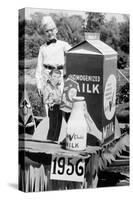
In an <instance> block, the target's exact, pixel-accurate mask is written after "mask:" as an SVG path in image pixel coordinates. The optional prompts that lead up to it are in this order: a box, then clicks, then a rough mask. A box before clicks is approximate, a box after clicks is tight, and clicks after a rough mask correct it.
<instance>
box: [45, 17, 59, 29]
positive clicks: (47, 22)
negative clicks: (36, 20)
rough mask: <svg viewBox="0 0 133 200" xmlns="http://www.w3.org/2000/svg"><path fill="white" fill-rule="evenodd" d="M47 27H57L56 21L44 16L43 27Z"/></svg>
mask: <svg viewBox="0 0 133 200" xmlns="http://www.w3.org/2000/svg"><path fill="white" fill-rule="evenodd" d="M47 25H52V26H53V27H56V24H55V22H54V20H53V19H52V17H50V16H44V17H43V18H42V26H47Z"/></svg>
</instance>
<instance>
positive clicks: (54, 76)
mask: <svg viewBox="0 0 133 200" xmlns="http://www.w3.org/2000/svg"><path fill="white" fill-rule="evenodd" d="M60 77H61V75H60V74H56V73H53V74H52V75H51V82H52V84H53V85H57V83H59V82H60Z"/></svg>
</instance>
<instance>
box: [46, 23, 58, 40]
mask: <svg viewBox="0 0 133 200" xmlns="http://www.w3.org/2000/svg"><path fill="white" fill-rule="evenodd" d="M44 31H45V34H46V37H47V40H52V39H56V33H57V28H56V27H55V26H53V24H47V25H46V26H45V28H44Z"/></svg>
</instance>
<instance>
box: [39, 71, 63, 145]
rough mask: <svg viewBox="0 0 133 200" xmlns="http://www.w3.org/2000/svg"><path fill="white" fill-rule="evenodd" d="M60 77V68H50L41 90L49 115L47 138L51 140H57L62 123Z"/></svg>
mask: <svg viewBox="0 0 133 200" xmlns="http://www.w3.org/2000/svg"><path fill="white" fill-rule="evenodd" d="M60 78H61V72H60V70H58V69H53V70H51V72H50V73H49V80H48V81H47V83H46V85H45V87H44V91H43V101H44V104H45V105H48V116H49V131H48V136H47V139H48V140H53V141H58V138H59V134H60V129H61V123H62V111H61V110H60V103H61V89H60V87H59V86H60Z"/></svg>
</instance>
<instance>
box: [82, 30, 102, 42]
mask: <svg viewBox="0 0 133 200" xmlns="http://www.w3.org/2000/svg"><path fill="white" fill-rule="evenodd" d="M84 34H85V40H100V33H91V32H85V33H84Z"/></svg>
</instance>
